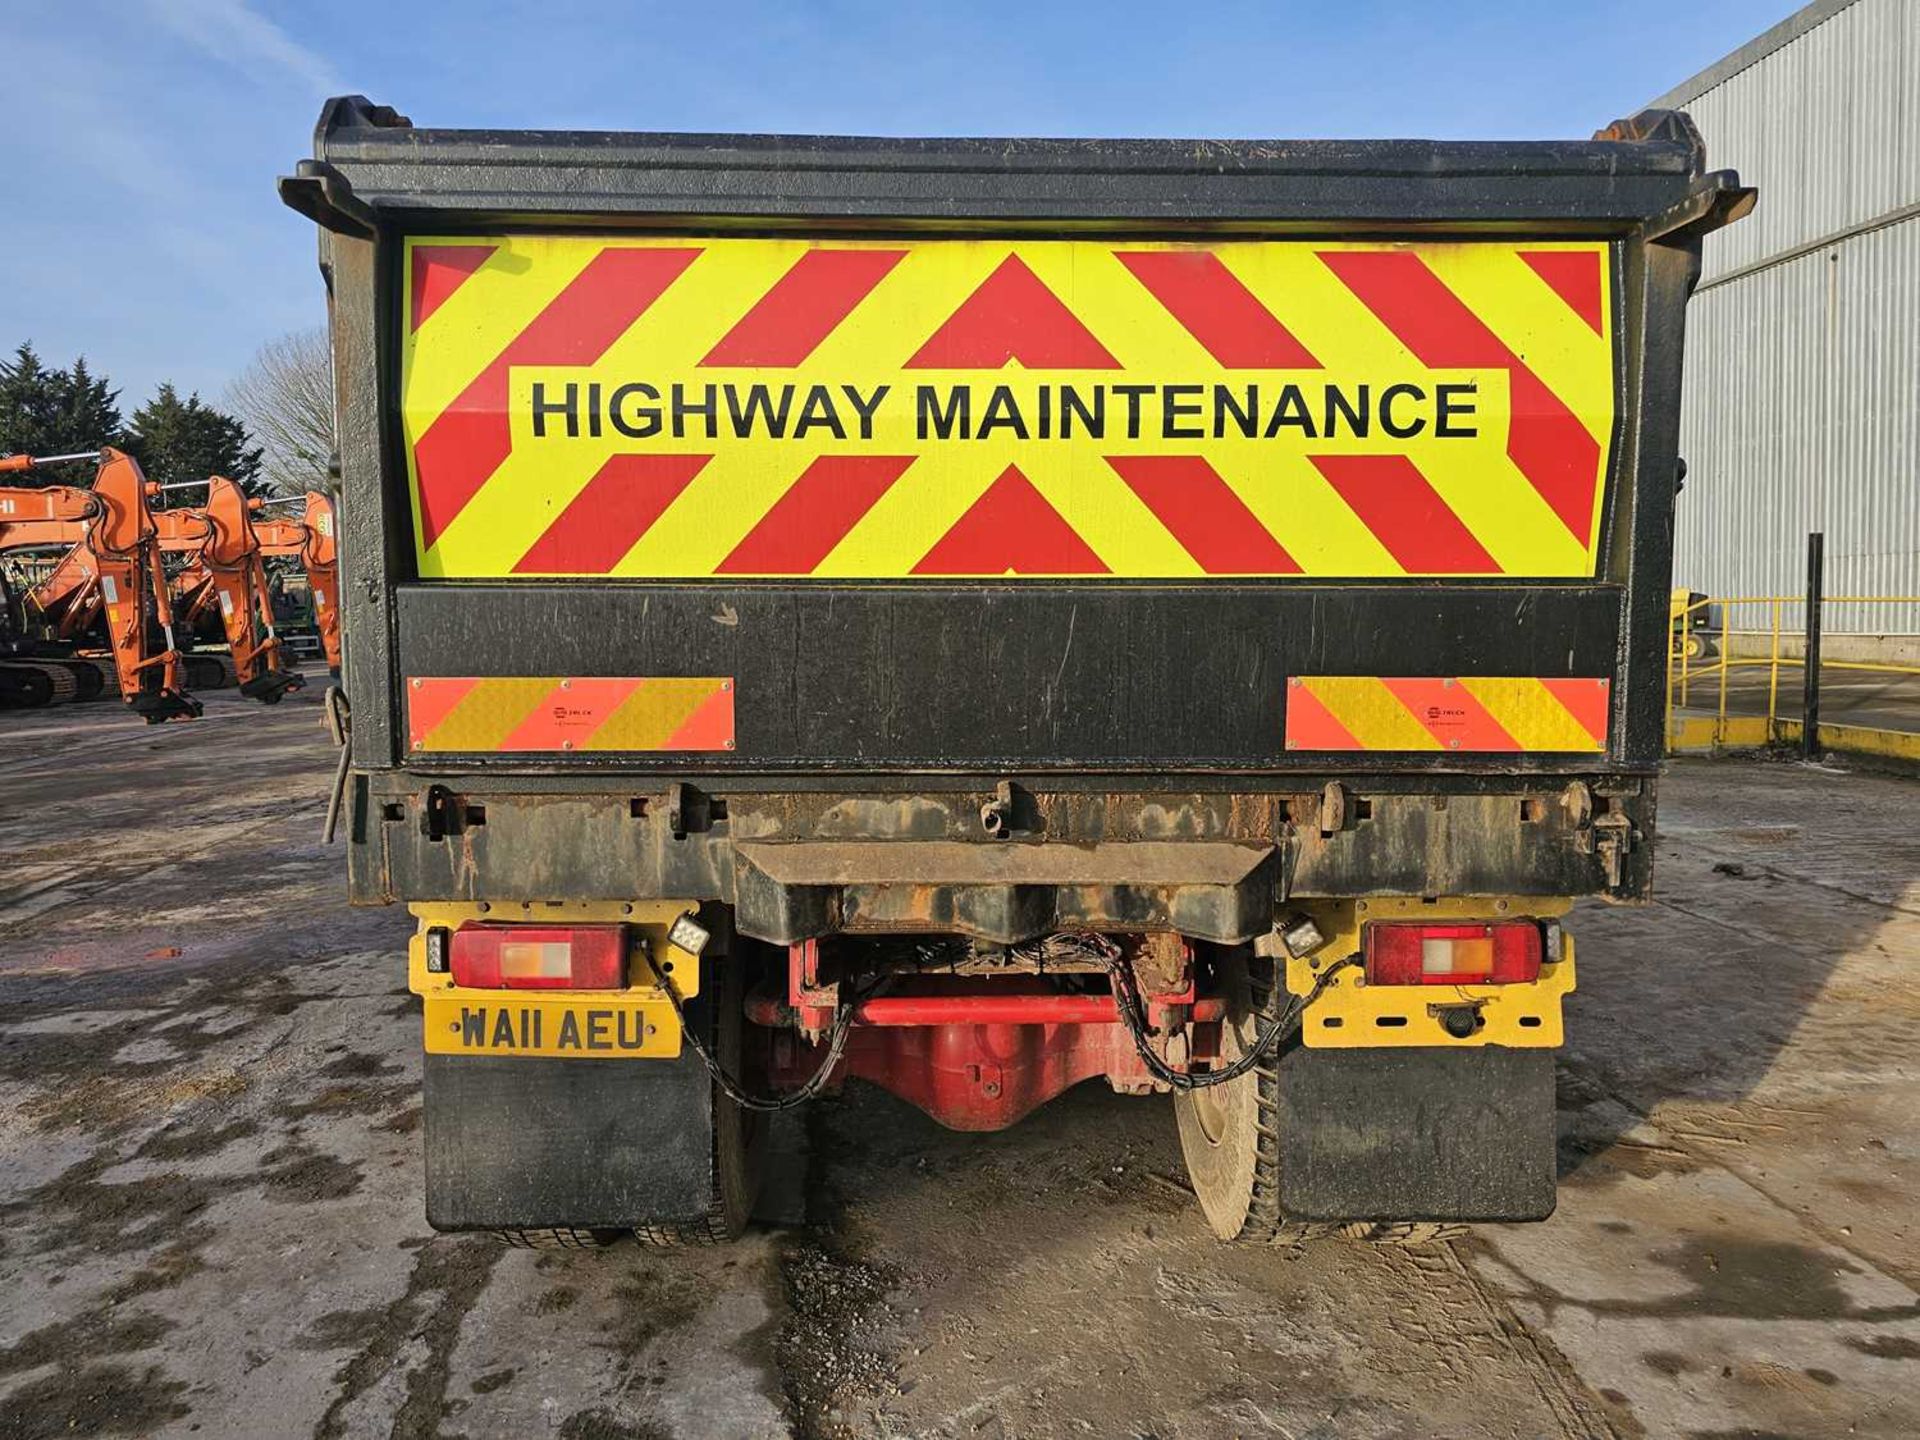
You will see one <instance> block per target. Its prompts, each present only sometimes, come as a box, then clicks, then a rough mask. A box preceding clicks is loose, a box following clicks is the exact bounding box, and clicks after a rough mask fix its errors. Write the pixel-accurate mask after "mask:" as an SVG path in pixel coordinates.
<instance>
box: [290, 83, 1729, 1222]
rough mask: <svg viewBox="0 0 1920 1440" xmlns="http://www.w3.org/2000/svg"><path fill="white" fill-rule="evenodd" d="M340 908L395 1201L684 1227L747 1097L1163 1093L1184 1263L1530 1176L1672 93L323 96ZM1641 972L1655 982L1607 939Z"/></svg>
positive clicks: (1016, 1112) (1722, 196)
mask: <svg viewBox="0 0 1920 1440" xmlns="http://www.w3.org/2000/svg"><path fill="white" fill-rule="evenodd" d="M281 191H282V195H283V197H284V198H285V199H286V201H287V203H289V204H290V205H292V206H293V207H294V208H295V209H297V210H299V211H301V212H302V213H304V214H306V215H308V216H310V217H311V218H312V219H313V220H315V221H316V222H317V223H318V225H319V226H320V227H321V260H322V269H323V271H324V274H325V276H326V280H327V286H328V292H329V296H330V306H331V319H332V335H333V355H334V371H335V384H336V390H337V410H338V428H339V440H340V456H339V469H340V495H339V502H340V503H339V512H338V518H339V546H340V551H339V554H340V573H339V582H340V595H341V601H342V605H343V609H344V619H345V631H346V660H345V675H346V681H345V683H346V690H347V696H348V699H349V700H350V702H351V715H352V728H351V736H350V741H349V744H350V750H349V762H348V766H347V768H346V771H345V802H346V804H345V814H346V831H347V839H348V853H349V875H350V881H351V887H352V895H353V899H354V900H355V901H356V902H358V903H363V904H375V905H380V904H406V905H408V906H410V907H411V908H412V910H413V913H414V914H415V916H416V917H417V918H418V930H417V934H416V937H415V939H414V942H413V945H412V950H411V957H410V962H409V963H410V974H411V984H412V988H413V989H414V991H415V992H416V993H418V994H419V995H420V996H421V997H422V1001H423V1016H424V1020H423V1025H424V1041H425V1051H426V1056H425V1088H426V1104H425V1126H424V1133H425V1153H426V1169H427V1207H428V1215H429V1218H430V1220H431V1221H432V1223H433V1224H434V1225H436V1226H438V1227H440V1228H442V1229H453V1230H468V1229H483V1230H493V1231H499V1232H501V1233H503V1234H504V1235H506V1236H508V1237H509V1238H513V1239H517V1240H520V1241H522V1242H525V1243H538V1244H582V1243H592V1242H594V1241H598V1240H604V1239H607V1238H610V1237H611V1236H614V1235H616V1234H620V1233H623V1232H627V1231H635V1232H638V1233H639V1234H640V1235H642V1236H643V1237H645V1238H649V1239H654V1240H661V1241H677V1240H685V1239H689V1238H692V1239H726V1238H729V1237H731V1236H733V1235H736V1234H738V1233H739V1231H740V1229H741V1227H742V1226H743V1225H744V1224H745V1223H746V1221H747V1218H748V1216H749V1214H750V1212H751V1209H752V1205H753V1199H754V1193H755V1188H756V1185H757V1166H758V1164H759V1156H760V1151H761V1148H762V1147H761V1143H760V1140H761V1136H762V1134H763V1132H764V1128H765V1124H766V1120H765V1115H766V1112H767V1111H770V1110H775V1109H780V1108H786V1107H789V1106H792V1105H797V1104H799V1103H802V1102H804V1101H805V1100H807V1099H809V1098H811V1097H813V1096H814V1095H817V1094H820V1093H822V1092H824V1091H827V1090H830V1089H832V1088H834V1087H836V1086H839V1085H841V1084H842V1083H844V1082H845V1081H846V1080H847V1079H848V1078H857V1079H859V1080H862V1081H865V1082H870V1083H873V1084H877V1085H880V1086H883V1087H885V1088H886V1089H888V1090H890V1091H892V1092H893V1093H894V1094H896V1095H899V1096H901V1097H903V1098H904V1099H906V1100H908V1101H910V1102H911V1103H913V1104H914V1105H916V1106H919V1107H920V1108H921V1109H923V1110H924V1111H926V1112H927V1113H928V1114H929V1115H931V1116H932V1117H933V1118H934V1119H935V1120H937V1121H939V1122H941V1123H942V1124H945V1125H948V1126H951V1127H955V1128H959V1129H969V1130H989V1129H995V1128H998V1127H1001V1126H1005V1125H1009V1124H1012V1123H1014V1122H1016V1121H1017V1120H1019V1119H1020V1118H1021V1117H1022V1116H1023V1115H1025V1114H1027V1113H1028V1112H1030V1111H1031V1110H1033V1109H1034V1108H1035V1107H1036V1106H1039V1105H1041V1104H1044V1103H1046V1102H1047V1101H1048V1100H1049V1099H1051V1098H1053V1097H1054V1096H1056V1095H1058V1094H1059V1093H1061V1092H1062V1091H1063V1090H1065V1089H1066V1088H1067V1087H1069V1086H1072V1085H1075V1084H1078V1083H1080V1082H1082V1081H1090V1082H1103V1083H1106V1084H1108V1085H1111V1086H1112V1087H1113V1088H1114V1089H1116V1090H1119V1091H1122V1092H1126V1093H1130V1094H1138V1095H1142V1096H1151V1095H1158V1094H1167V1095H1171V1096H1172V1097H1173V1102H1174V1106H1175V1110H1176V1114H1177V1119H1178V1124H1179V1131H1180V1138H1181V1144H1182V1148H1183V1150H1184V1152H1185V1155H1186V1159H1187V1164H1188V1169H1189V1172H1190V1175H1191V1178H1192V1181H1193V1187H1194V1190H1195V1192H1196V1194H1197V1196H1198V1198H1199V1202H1200V1205H1201V1207H1202V1209H1203V1210H1204V1211H1205V1214H1206V1217H1207V1220H1208V1221H1209V1223H1210V1224H1211V1225H1212V1227H1213V1228H1214V1230H1215V1231H1216V1232H1217V1233H1219V1234H1220V1235H1221V1236H1223V1237H1226V1238H1243V1239H1261V1240H1264V1239H1271V1238H1273V1237H1275V1236H1277V1235H1281V1234H1303V1233H1312V1232H1314V1231H1315V1230H1318V1229H1326V1228H1331V1227H1339V1228H1342V1229H1345V1230H1346V1231H1348V1232H1349V1233H1355V1234H1365V1235H1373V1236H1380V1237H1399V1236H1405V1235H1409V1234H1430V1233H1433V1232H1434V1230H1435V1228H1436V1227H1440V1226H1446V1225H1452V1224H1457V1223H1463V1222H1471V1221H1483V1220H1484V1221H1492V1220H1499V1221H1512V1220H1528V1219H1538V1218H1541V1217H1543V1216H1545V1215H1546V1214H1548V1213H1549V1212H1550V1211H1551V1209H1552V1207H1553V1202H1554V1153H1553V1152H1554V1133H1553V1123H1554V1096H1553V1088H1554V1087H1553V1058H1554V1049H1555V1047H1556V1046H1558V1045H1559V1044H1560V1043H1561V1040H1562V1007H1563V1002H1564V999H1565V997H1566V995H1567V994H1568V993H1569V992H1570V991H1571V990H1572V989H1573V988H1574V984H1575V963H1576V962H1575V943H1574V937H1573V932H1572V929H1571V928H1570V925H1569V922H1568V921H1567V918H1566V917H1567V912H1568V911H1569V910H1570V909H1571V907H1572V906H1573V904H1574V902H1575V901H1577V900H1580V899H1582V898H1586V897H1598V898H1600V899H1604V900H1610V901H1617V902H1636V901H1643V900H1645V899H1646V898H1647V896H1648V893H1649V887H1650V884H1651V867H1652V860H1653V834H1654V797H1655V784H1656V775H1657V771H1658V766H1659V761H1660V755H1661V741H1662V736H1661V714H1662V704H1663V688H1664V685H1665V674H1666V664H1665V662H1666V654H1667V648H1668V637H1669V618H1668V613H1667V611H1668V588H1669V583H1670V576H1669V570H1670V548H1671V533H1672V522H1673V514H1674V504H1675V493H1676V488H1677V479H1678V475H1679V464H1678V457H1677V455H1676V453H1675V447H1676V433H1677V419H1678V405H1679V398H1680V395H1679V392H1680V375H1681V339H1682V326H1683V317H1684V309H1685V304H1686V300H1687V297H1688V294H1689V293H1690V291H1691V289H1692V287H1693V285H1694V283H1695V281H1696V279H1697V277H1698V274H1699V251H1700V241H1701V237H1702V236H1703V235H1704V234H1705V233H1707V232H1708V231H1710V230H1712V229H1714V228H1715V227H1717V226H1719V225H1722V224H1725V223H1727V222H1728V221H1730V220H1732V219H1737V218H1738V217H1739V216H1740V215H1741V214H1742V213H1744V212H1745V210H1746V209H1747V208H1749V207H1750V206H1751V204H1752V200H1753V194H1752V192H1751V191H1750V190H1746V189H1743V188H1741V186H1740V185H1739V183H1738V180H1737V178H1735V177H1734V176H1732V175H1730V174H1728V173H1725V172H1720V173H1709V172H1707V171H1706V169H1705V166H1704V163H1703V149H1702V146H1701V143H1700V139H1699V136H1698V134H1697V133H1696V132H1695V130H1694V128H1693V126H1692V124H1691V123H1690V122H1689V121H1688V120H1687V119H1686V117H1685V116H1682V115H1678V114H1672V113H1666V112H1650V113H1647V114H1643V115H1640V116H1637V117H1635V118H1634V119H1632V120H1630V121H1622V122H1619V123H1617V124H1615V125H1614V126H1612V127H1611V128H1609V129H1608V130H1606V131H1604V132H1602V133H1601V134H1600V135H1598V136H1596V137H1595V138H1594V139H1592V140H1589V141H1578V142H1551V143H1547V142H1538V143H1488V144H1466V143H1428V142H1415V141H1392V142H1371V141H1369V142H1351V143H1349V142H1328V141H1319V142H1286V141H1109V140H897V139H851V138H820V137H795V136H757V135H662V134H597V133H596V134H580V133H560V132H544V131H529V132H469V131H454V130H431V129H421V128H418V127H415V126H413V125H412V124H411V123H410V122H409V121H407V120H406V119H404V118H403V117H401V116H400V115H398V114H396V113H395V112H394V111H392V110H390V109H387V108H384V107H381V106H376V105H372V104H370V103H368V102H367V101H365V100H362V99H359V98H357V97H355V98H347V99H341V100H335V101H332V102H330V103H329V104H328V106H327V107H326V110H325V112H324V114H323V116H322V119H321V123H320V126H319V130H318V134H317V139H316V146H315V156H314V159H312V160H310V161H305V162H302V163H301V164H300V165H299V167H298V168H297V170H296V172H295V173H294V174H293V175H291V176H289V177H288V178H286V179H284V180H283V181H282V182H281ZM1644 963H1653V961H1652V959H1651V958H1649V959H1648V960H1647V961H1646V962H1644Z"/></svg>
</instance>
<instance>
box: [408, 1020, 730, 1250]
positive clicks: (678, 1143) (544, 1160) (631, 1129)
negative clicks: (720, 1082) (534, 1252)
mask: <svg viewBox="0 0 1920 1440" xmlns="http://www.w3.org/2000/svg"><path fill="white" fill-rule="evenodd" d="M422 1059H423V1061H424V1062H425V1074H424V1080H425V1097H424V1103H425V1113H424V1120H425V1138H426V1159H427V1167H426V1168H427V1223H428V1224H430V1225H432V1226H433V1228H434V1229H436V1230H495V1229H499V1230H522V1229H539V1228H543V1227H546V1226H550V1225H568V1226H575V1227H579V1228H583V1229H586V1228H599V1227H607V1228H626V1227H629V1226H632V1225H636V1224H642V1223H662V1222H669V1221H682V1220H698V1219H700V1218H702V1217H703V1216H704V1215H705V1214H706V1213H707V1208H708V1205H709V1204H710V1202H711V1200H712V1197H713V1102H712V1095H713V1091H712V1086H711V1084H710V1083H709V1081H708V1077H707V1072H706V1070H705V1069H704V1068H703V1067H702V1066H701V1064H700V1062H699V1060H698V1059H697V1058H696V1057H695V1056H694V1055H693V1054H692V1052H691V1051H687V1052H683V1053H682V1054H681V1056H680V1058H679V1059H677V1060H553V1059H542V1058H531V1057H529V1058H525V1059H521V1058H516V1057H510V1056H501V1057H494V1056H474V1055H426V1056H423V1057H422Z"/></svg>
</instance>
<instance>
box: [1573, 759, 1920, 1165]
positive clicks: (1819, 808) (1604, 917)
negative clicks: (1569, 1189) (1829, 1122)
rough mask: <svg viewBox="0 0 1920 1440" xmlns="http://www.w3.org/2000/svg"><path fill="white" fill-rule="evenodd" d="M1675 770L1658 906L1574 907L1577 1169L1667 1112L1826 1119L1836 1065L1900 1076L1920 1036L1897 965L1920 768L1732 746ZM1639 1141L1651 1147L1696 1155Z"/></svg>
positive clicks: (1911, 905) (1736, 1133) (1668, 787)
mask: <svg viewBox="0 0 1920 1440" xmlns="http://www.w3.org/2000/svg"><path fill="white" fill-rule="evenodd" d="M1662 783H1663V788H1662V792H1661V815H1660V830H1661V834H1660V840H1659V851H1658V858H1657V862H1656V865H1655V871H1654V873H1655V885H1654V895H1655V898H1654V901H1653V903H1652V904H1650V905H1649V906H1647V907H1645V908H1640V909H1602V908H1600V907H1597V906H1587V907H1583V908H1582V909H1581V910H1578V911H1576V912H1575V914H1574V916H1573V917H1572V918H1571V920H1570V922H1569V923H1570V926H1571V927H1572V928H1573V929H1574V930H1575V933H1576V934H1577V936H1578V938H1579V942H1580V952H1579V960H1580V973H1579V989H1578V991H1577V992H1576V993H1575V994H1574V995H1573V996H1572V997H1570V999H1569V1002H1568V1007H1567V1046H1566V1049H1565V1050H1564V1051H1563V1052H1562V1055H1561V1065H1560V1067H1559V1105H1560V1112H1561V1113H1560V1120H1561V1126H1560V1131H1561V1156H1560V1161H1561V1175H1562V1178H1563V1179H1564V1178H1566V1177H1568V1176H1570V1175H1573V1174H1576V1173H1579V1172H1581V1171H1582V1169H1583V1168H1584V1167H1586V1166H1587V1165H1588V1164H1589V1162H1590V1161H1591V1160H1592V1158H1593V1157H1594V1156H1596V1155H1599V1154H1601V1153H1603V1152H1613V1151H1615V1149H1616V1147H1621V1142H1623V1141H1625V1142H1627V1144H1626V1145H1625V1146H1624V1147H1621V1148H1623V1149H1625V1150H1628V1151H1631V1150H1632V1149H1633V1136H1632V1132H1633V1131H1634V1129H1635V1127H1637V1126H1640V1125H1643V1124H1644V1123H1645V1121H1646V1119H1647V1118H1648V1117H1650V1116H1653V1115H1654V1113H1655V1112H1656V1111H1662V1112H1672V1111H1675V1110H1679V1111H1684V1112H1685V1113H1686V1115H1687V1117H1688V1122H1689V1124H1690V1126H1696V1127H1698V1126H1705V1127H1707V1129H1708V1130H1709V1132H1711V1131H1712V1130H1713V1129H1714V1128H1715V1127H1716V1125H1717V1126H1718V1127H1719V1128H1721V1129H1725V1130H1726V1131H1727V1132H1728V1138H1729V1140H1730V1141H1732V1142H1734V1143H1740V1136H1741V1131H1742V1129H1743V1128H1744V1129H1745V1130H1746V1131H1748V1132H1752V1131H1753V1130H1755V1129H1756V1128H1757V1129H1760V1130H1764V1131H1767V1132H1774V1131H1779V1130H1782V1129H1792V1128H1795V1127H1799V1126H1804V1125H1807V1124H1812V1123H1817V1120H1818V1118H1819V1117H1820V1116H1821V1115H1822V1114H1823V1113H1824V1112H1822V1111H1821V1110H1820V1109H1818V1108H1817V1105H1818V1101H1819V1099H1820V1098H1821V1097H1823V1096H1824V1095H1825V1094H1826V1093H1827V1092H1829V1091H1831V1090H1832V1089H1833V1088H1835V1087H1834V1086H1833V1084H1832V1077H1833V1075H1834V1073H1835V1072H1842V1073H1846V1074H1849V1075H1856V1076H1859V1077H1860V1078H1861V1079H1862V1080H1863V1081H1866V1080H1870V1078H1871V1077H1872V1076H1873V1075H1875V1074H1876V1073H1878V1074H1886V1073H1891V1072H1892V1071H1894V1070H1896V1069H1898V1068H1899V1067H1900V1066H1901V1065H1903V1064H1904V1063H1905V1062H1906V1060H1907V1059H1908V1058H1909V1057H1910V1056H1911V1055H1912V1054H1913V1048H1914V1046H1915V1044H1916V1042H1917V1041H1920V1025H1916V1021H1915V1013H1914V1012H1915V1006H1914V1005H1913V1003H1912V1002H1911V1000H1910V999H1908V1000H1904V1001H1903V1000H1901V999H1900V991H1901V989H1902V987H1905V986H1909V985H1910V984H1911V981H1910V978H1909V977H1910V975H1911V970H1910V968H1908V969H1905V971H1904V973H1902V968H1901V967H1900V966H1899V961H1900V959H1901V956H1902V953H1903V952H1904V958H1905V961H1906V966H1907V967H1910V966H1911V964H1912V963H1913V962H1914V961H1915V960H1916V959H1920V956H1916V955H1915V954H1914V953H1913V949H1914V942H1913V941H1912V939H1911V938H1909V936H1910V933H1911V932H1910V930H1905V931H1904V933H1903V929H1904V927H1905V926H1906V925H1908V924H1910V922H1911V919H1912V918H1913V917H1915V916H1920V900H1917V899H1916V898H1915V897H1916V896H1920V837H1917V836H1916V832H1915V830H1914V828H1913V825H1912V818H1911V816H1912V809H1911V807H1912V803H1913V800H1914V797H1915V786H1914V784H1913V782H1912V781H1910V780H1907V779H1903V778H1897V777H1889V776H1883V775H1875V774H1869V773H1853V774H1849V773H1840V772H1837V771H1835V770H1833V769H1828V768H1823V767H1809V766H1801V765H1797V764H1789V763H1776V762H1741V761H1726V760H1722V761H1683V762H1681V763H1679V764H1677V765H1675V766H1674V767H1673V768H1672V770H1671V771H1670V773H1669V774H1668V776H1667V777H1666V779H1665V780H1664V781H1663V782H1662ZM1809 1094H1813V1095H1814V1096H1815V1098H1814V1099H1807V1098H1805V1097H1806V1096H1808V1095H1809ZM1796 1097H1799V1098H1796ZM1641 1148H1642V1149H1643V1150H1644V1151H1645V1156H1644V1163H1645V1164H1648V1165H1655V1166H1657V1165H1660V1164H1663V1163H1665V1164H1684V1163H1686V1162H1685V1160H1684V1157H1680V1158H1675V1157H1673V1156H1672V1155H1671V1153H1670V1152H1669V1153H1668V1157H1667V1159H1665V1160H1662V1159H1661V1158H1660V1156H1659V1154H1658V1153H1656V1152H1657V1147H1654V1148H1651V1149H1650V1148H1647V1147H1644V1146H1643V1147H1641ZM1616 1158H1617V1157H1616Z"/></svg>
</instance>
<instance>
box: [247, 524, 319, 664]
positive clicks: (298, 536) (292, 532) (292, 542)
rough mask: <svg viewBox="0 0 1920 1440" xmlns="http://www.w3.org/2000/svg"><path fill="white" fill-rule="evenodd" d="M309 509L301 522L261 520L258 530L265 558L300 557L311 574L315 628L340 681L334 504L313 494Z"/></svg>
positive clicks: (302, 564) (309, 575)
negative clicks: (271, 556)
mask: <svg viewBox="0 0 1920 1440" xmlns="http://www.w3.org/2000/svg"><path fill="white" fill-rule="evenodd" d="M306 507H307V508H306V514H305V516H304V517H303V518H302V519H300V520H261V521H258V522H256V523H255V526H254V528H255V529H256V530H257V531H258V532H259V535H260V553H261V554H262V555H285V556H292V557H296V558H298V559H299V561H300V564H301V568H303V569H304V570H305V571H306V572H307V588H308V589H309V590H310V591H312V592H313V624H314V628H315V629H316V630H318V631H319V632H320V648H321V650H322V651H323V652H324V653H325V655H326V657H327V672H328V673H329V674H330V675H331V676H332V677H333V678H334V679H335V680H338V679H339V678H340V586H339V558H338V552H337V551H336V549H335V546H334V536H333V502H332V501H331V500H329V499H328V498H327V497H326V496H325V495H323V494H321V493H320V492H319V491H318V490H309V491H308V492H307V494H306Z"/></svg>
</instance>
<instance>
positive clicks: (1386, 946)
mask: <svg viewBox="0 0 1920 1440" xmlns="http://www.w3.org/2000/svg"><path fill="white" fill-rule="evenodd" d="M1364 946H1365V954H1366V962H1367V983H1368V984H1371V985H1517V984H1524V983H1526V982H1527V981H1531V980H1538V979H1539V978H1540V960H1541V956H1542V954H1543V953H1544V951H1545V948H1546V942H1545V937H1544V935H1543V934H1542V932H1541V928H1540V926H1539V925H1538V924H1537V923H1536V922H1535V921H1532V920H1502V921H1498V922H1496V923H1494V924H1490V925H1479V924H1473V925H1423V924H1419V923H1400V922H1395V921H1380V920H1376V921H1374V922H1372V923H1371V924H1369V925H1368V926H1367V930H1366V938H1365V941H1364Z"/></svg>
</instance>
